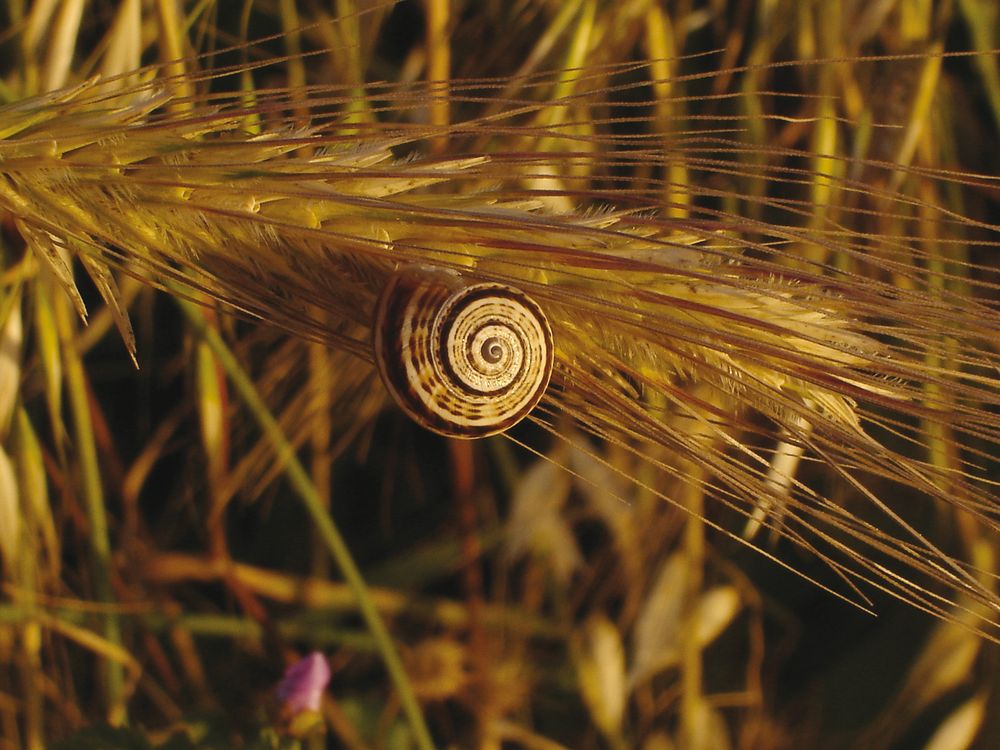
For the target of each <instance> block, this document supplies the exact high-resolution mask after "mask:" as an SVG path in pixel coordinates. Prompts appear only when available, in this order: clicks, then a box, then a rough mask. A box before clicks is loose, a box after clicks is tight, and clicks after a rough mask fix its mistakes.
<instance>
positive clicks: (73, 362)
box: [53, 296, 128, 726]
mask: <svg viewBox="0 0 1000 750" xmlns="http://www.w3.org/2000/svg"><path fill="white" fill-rule="evenodd" d="M53 302H54V304H55V307H56V316H55V317H56V326H57V328H58V330H59V338H60V339H61V340H62V344H63V346H62V356H63V362H64V364H65V373H66V390H67V392H68V394H69V403H70V408H71V410H72V413H73V433H74V434H73V437H74V445H75V446H76V450H77V453H78V460H79V464H80V479H81V486H82V488H83V500H84V505H85V507H86V509H87V521H88V524H89V526H90V549H91V553H92V554H93V557H94V589H95V592H96V594H97V599H98V601H101V602H108V603H110V602H113V601H114V598H113V596H112V592H111V542H110V540H109V538H108V518H107V515H106V514H105V508H104V490H103V487H102V485H101V472H100V468H99V466H98V461H97V450H96V448H95V442H94V441H95V436H94V424H93V421H92V419H91V415H90V402H89V398H88V395H87V381H86V375H85V374H84V371H83V362H82V361H81V358H80V357H81V355H80V354H79V352H77V350H76V346H75V343H74V334H75V330H74V326H73V317H72V316H73V313H72V312H71V311H70V307H69V301H68V299H67V298H66V297H65V296H59V297H57V298H56V299H54V300H53ZM104 637H105V638H106V639H107V640H108V641H109V642H110V643H112V644H114V645H115V646H121V645H122V633H121V623H120V622H119V620H118V615H117V613H116V612H114V611H108V612H107V613H106V614H105V615H104ZM123 686H124V675H123V673H122V668H121V665H120V664H117V663H115V662H113V661H108V662H106V665H105V670H104V691H105V698H106V700H107V705H108V723H109V724H111V725H112V726H117V725H121V724H125V723H126V722H127V721H128V716H127V714H126V711H125V703H124V696H123Z"/></svg>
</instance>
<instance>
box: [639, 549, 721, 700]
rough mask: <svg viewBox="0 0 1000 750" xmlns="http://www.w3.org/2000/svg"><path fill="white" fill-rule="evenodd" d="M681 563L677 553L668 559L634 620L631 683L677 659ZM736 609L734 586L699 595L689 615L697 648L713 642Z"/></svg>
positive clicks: (679, 630) (682, 569) (679, 624)
mask: <svg viewBox="0 0 1000 750" xmlns="http://www.w3.org/2000/svg"><path fill="white" fill-rule="evenodd" d="M684 565H685V560H684V557H683V556H682V555H681V554H679V553H678V554H675V555H672V556H671V557H670V558H668V559H667V561H666V562H665V563H664V565H663V568H662V569H661V571H660V574H659V576H658V577H657V580H656V583H655V584H654V586H653V589H652V591H651V593H650V596H649V598H648V599H647V600H646V603H645V605H644V606H643V608H642V612H641V613H640V615H639V619H638V620H637V621H636V626H635V635H634V638H635V654H634V657H633V660H632V671H631V673H630V675H629V682H630V684H632V685H634V684H636V683H638V682H641V681H643V680H645V679H647V678H649V677H652V676H653V675H654V674H656V673H657V672H660V671H662V670H664V669H667V668H669V667H671V666H673V665H675V664H677V663H678V662H679V661H680V655H681V652H680V637H681V626H682V624H683V617H684V607H683V600H682V597H683V594H684V588H685V577H686V576H685V568H684ZM739 610H740V597H739V594H738V593H737V591H736V589H735V587H733V586H717V587H715V588H713V589H711V590H709V591H707V592H705V593H704V594H703V595H702V596H701V597H699V599H698V602H697V604H695V606H694V609H693V610H692V611H691V613H690V614H689V615H688V616H689V617H691V618H693V619H694V627H695V638H696V642H697V645H698V647H699V648H703V647H705V646H707V645H708V644H709V643H711V642H712V641H714V640H715V639H716V638H717V637H718V636H719V635H720V634H721V633H722V631H723V630H725V629H726V627H727V626H728V625H729V623H730V622H732V620H733V618H734V617H735V616H736V613H737V612H739Z"/></svg>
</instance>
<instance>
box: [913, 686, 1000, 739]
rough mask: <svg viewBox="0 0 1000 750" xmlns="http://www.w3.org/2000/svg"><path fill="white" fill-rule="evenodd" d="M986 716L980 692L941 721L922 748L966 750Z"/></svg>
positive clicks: (984, 698) (983, 699) (983, 695)
mask: <svg viewBox="0 0 1000 750" xmlns="http://www.w3.org/2000/svg"><path fill="white" fill-rule="evenodd" d="M985 716H986V695H985V694H983V693H980V694H978V695H976V696H974V697H972V698H970V699H969V700H967V701H966V702H965V703H963V704H962V705H961V706H959V707H958V708H956V709H955V710H954V711H953V712H952V713H951V714H950V715H949V716H948V718H947V719H945V720H944V721H943V722H941V726H939V727H938V728H937V731H936V732H934V735H933V736H932V737H931V739H930V741H929V742H928V743H927V745H925V746H924V750H966V748H968V747H971V746H972V743H973V741H974V740H975V739H976V735H977V734H978V733H979V729H980V727H982V725H983V719H984V718H985Z"/></svg>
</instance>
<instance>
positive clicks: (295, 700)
mask: <svg viewBox="0 0 1000 750" xmlns="http://www.w3.org/2000/svg"><path fill="white" fill-rule="evenodd" d="M329 683H330V664H329V662H327V660H326V657H325V656H323V654H321V653H319V651H313V652H312V653H311V654H309V656H307V657H305V658H304V659H300V660H299V661H297V662H295V664H293V665H292V666H290V667H289V668H288V669H286V670H285V676H284V677H282V678H281V682H279V683H278V698H279V699H280V700H281V702H282V704H283V705H284V708H285V710H286V711H287V712H288V713H290V714H292V715H293V716H294V715H296V714H300V713H302V712H303V711H319V706H320V702H321V701H322V699H323V691H324V690H326V686H327V685H328V684H329Z"/></svg>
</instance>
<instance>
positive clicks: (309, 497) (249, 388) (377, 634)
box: [177, 299, 434, 750]
mask: <svg viewBox="0 0 1000 750" xmlns="http://www.w3.org/2000/svg"><path fill="white" fill-rule="evenodd" d="M177 302H178V304H179V305H180V307H181V310H182V311H183V312H184V314H185V316H186V317H187V319H188V322H189V323H190V324H191V325H192V327H193V328H194V329H195V331H196V332H197V333H198V335H199V336H201V338H202V339H203V340H204V341H205V343H207V344H208V346H209V348H210V349H211V350H212V353H213V354H214V355H215V357H216V359H217V360H218V362H219V364H220V365H221V366H222V368H223V369H224V370H225V371H226V375H228V376H229V380H230V382H232V384H233V387H234V388H235V389H236V392H237V393H238V394H239V395H240V398H242V399H243V403H244V404H246V406H247V408H248V409H249V410H250V412H251V414H253V416H254V419H256V420H257V424H258V425H259V426H260V428H261V430H262V431H263V432H264V434H265V435H267V438H268V440H270V441H271V444H272V445H273V446H274V448H275V451H276V453H277V456H278V461H279V463H280V464H281V465H283V466H284V467H285V469H284V470H285V476H286V477H287V478H288V481H289V484H291V486H292V489H293V490H294V491H295V493H296V494H297V495H298V496H299V499H300V500H301V501H302V504H303V506H304V507H305V509H306V512H307V513H308V514H309V516H310V518H311V520H312V522H313V524H314V525H315V530H316V532H317V534H318V535H319V538H320V539H321V540H322V541H323V543H324V544H325V545H326V548H327V550H329V552H330V555H331V556H332V557H333V559H334V561H335V562H336V563H337V566H338V567H339V568H340V572H341V574H342V575H343V576H344V581H345V582H346V583H347V585H348V586H349V587H350V588H351V591H352V592H353V593H354V596H355V597H356V598H357V602H358V609H359V610H360V612H361V616H362V618H364V621H365V624H366V625H367V626H368V630H369V631H370V632H371V634H372V637H373V638H374V639H375V642H376V643H377V644H378V649H379V652H380V654H381V656H382V661H383V662H384V663H385V666H386V669H387V670H388V672H389V677H390V678H391V679H392V682H393V684H394V685H395V687H396V691H397V693H398V694H399V701H400V704H401V706H402V708H403V712H404V713H405V714H406V717H407V719H408V720H409V722H410V726H411V728H412V729H413V732H414V734H415V735H416V741H417V746H418V747H420V748H421V750H433V748H434V743H433V741H432V740H431V736H430V732H429V731H428V729H427V725H426V723H425V722H424V717H423V713H422V712H421V710H420V705H419V704H418V703H417V699H416V696H415V695H414V693H413V688H412V687H411V685H410V681H409V679H408V678H407V676H406V671H405V670H404V669H403V663H402V661H401V660H400V658H399V654H398V652H397V651H396V647H395V646H394V645H393V642H392V638H391V637H390V636H389V631H388V629H387V628H386V626H385V624H384V623H383V622H382V618H381V617H380V616H379V614H378V611H377V610H376V609H375V604H374V602H373V601H372V599H371V597H370V596H369V594H368V588H367V586H366V585H365V582H364V579H363V578H362V576H361V571H360V570H358V567H357V565H356V564H355V562H354V558H353V557H351V553H350V550H349V549H348V547H347V544H346V542H345V541H344V538H343V537H342V536H341V534H340V532H339V531H338V529H337V527H336V526H335V525H334V523H333V521H332V520H331V519H330V515H329V513H328V512H327V510H326V509H325V508H324V507H323V501H322V499H321V498H320V495H319V493H318V492H317V491H316V488H315V486H313V483H312V481H311V480H310V479H309V475H308V474H307V473H306V470H305V468H304V467H303V466H302V463H301V462H300V461H299V459H298V457H297V456H296V455H295V448H294V447H293V446H292V444H291V443H289V442H288V438H286V437H285V434H284V432H282V430H281V427H280V426H279V425H278V423H277V421H276V420H275V418H274V416H273V415H272V414H271V412H270V410H269V409H268V408H267V405H266V404H265V403H264V401H263V399H261V397H260V395H259V394H258V393H257V389H256V388H255V387H254V384H253V382H252V381H251V380H250V377H249V376H248V375H247V373H246V372H245V371H244V370H243V368H242V367H241V366H240V364H239V362H237V361H236V358H235V357H234V356H233V354H232V352H230V351H229V347H227V346H226V344H225V342H224V341H223V340H222V338H221V337H220V336H219V334H218V332H217V331H215V330H214V329H212V328H209V327H208V325H207V324H206V323H205V320H204V318H203V317H202V314H201V310H200V309H199V308H198V307H197V306H196V305H195V304H194V303H192V302H188V301H186V300H182V299H178V300H177Z"/></svg>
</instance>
